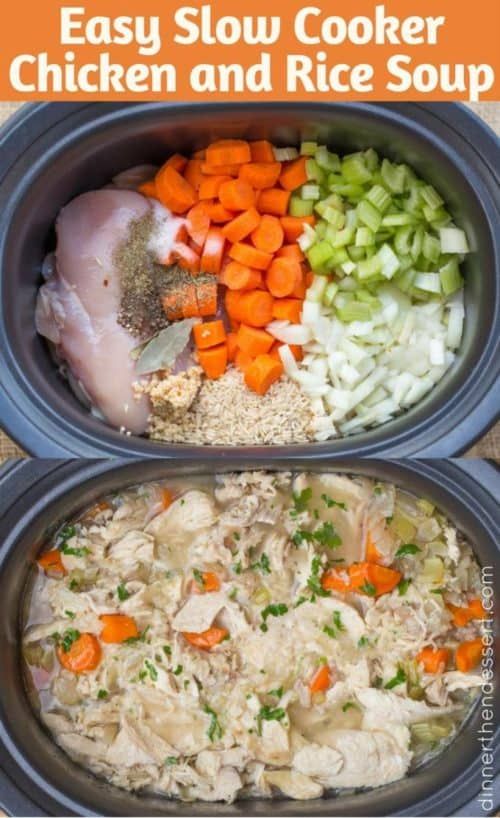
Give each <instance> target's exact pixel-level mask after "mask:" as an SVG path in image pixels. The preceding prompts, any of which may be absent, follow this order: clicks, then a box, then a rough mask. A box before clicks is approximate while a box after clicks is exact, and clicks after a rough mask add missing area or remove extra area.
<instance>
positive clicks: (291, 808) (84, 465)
mask: <svg viewBox="0 0 500 818" xmlns="http://www.w3.org/2000/svg"><path fill="white" fill-rule="evenodd" d="M143 463H144V464H145V465H146V469H151V470H155V473H156V471H157V470H158V469H161V464H159V463H158V461H153V462H152V461H149V462H148V461H147V460H144V461H143ZM377 464H381V466H383V465H384V464H387V466H388V467H389V468H391V469H396V471H397V472H398V473H399V472H401V474H400V478H401V479H400V481H398V482H401V484H403V485H404V481H405V479H406V477H408V479H409V480H411V478H412V475H413V476H414V477H415V478H416V479H421V478H422V477H423V479H424V481H429V483H430V485H429V492H431V491H432V490H433V489H434V490H435V491H439V490H443V489H444V491H445V493H448V494H449V495H450V498H451V497H453V499H454V501H455V500H456V499H457V498H458V499H459V500H460V499H462V501H463V502H464V503H466V505H467V510H468V511H469V512H472V513H473V515H474V516H475V518H476V520H477V521H478V524H479V525H480V526H482V527H483V528H484V529H486V531H487V532H488V536H489V539H490V540H491V542H493V543H494V546H495V547H496V549H497V551H498V550H499V544H498V539H495V536H496V537H497V538H498V529H499V525H498V515H497V510H498V503H499V499H500V471H499V469H498V466H497V464H495V463H492V462H488V461H479V460H471V461H454V460H448V461H446V460H443V461H433V460H425V461H420V462H418V461H412V460H406V461H405V460H396V459H394V460H389V461H382V460H380V459H374V460H363V459H361V458H344V459H343V462H342V463H340V462H339V463H337V462H335V463H332V464H331V466H330V467H328V464H326V463H324V462H322V461H321V460H317V462H316V463H315V464H304V463H303V462H302V461H300V459H296V460H295V461H293V459H290V460H288V461H286V460H285V461H283V462H281V463H279V464H276V463H275V462H272V461H269V459H267V462H266V461H265V460H264V459H262V462H260V463H257V462H256V463H254V467H258V466H260V467H261V468H270V469H275V468H280V469H290V468H295V469H303V468H308V467H309V465H313V467H314V466H315V467H316V468H317V469H318V470H322V471H325V470H336V469H337V468H338V469H340V470H342V471H348V472H349V471H350V472H351V473H356V472H357V471H358V472H359V473H363V472H370V471H373V470H374V469H375V470H376V469H377ZM187 465H188V469H189V470H190V472H191V473H196V471H200V470H201V471H203V470H208V471H212V472H218V471H222V470H224V471H227V470H231V469H238V468H239V469H245V468H248V465H247V464H245V463H242V462H241V459H240V458H234V459H233V460H231V461H228V462H227V463H226V464H224V465H223V467H222V468H220V467H219V466H222V464H219V463H218V462H217V461H214V459H213V458H210V457H207V458H204V459H203V462H200V464H199V468H198V469H197V468H196V464H194V463H193V464H187ZM128 466H130V467H131V468H132V469H133V470H134V478H133V479H132V477H131V476H130V473H127V467H128ZM139 466H140V461H139V462H138V461H137V459H132V458H117V459H115V460H110V461H103V460H98V459H95V460H92V461H54V460H52V461H50V460H41V461H11V462H8V463H6V464H5V465H4V466H3V467H2V468H0V487H2V488H3V487H5V488H6V489H7V491H6V492H5V493H4V492H2V495H3V497H5V499H6V503H5V506H6V511H7V513H8V510H9V507H11V506H13V507H15V504H16V502H17V501H18V500H19V494H20V491H21V493H22V489H24V488H26V485H27V484H30V483H31V484H32V486H33V491H34V494H35V502H34V504H33V506H32V508H30V512H29V513H28V515H27V516H28V521H27V523H20V524H19V526H14V527H13V530H11V531H10V532H9V533H10V535H11V536H10V537H7V540H10V541H11V543H10V549H9V550H12V547H13V546H14V545H15V542H16V540H17V539H18V537H19V535H20V533H21V530H22V529H23V528H26V525H27V526H28V529H29V526H30V525H31V524H33V521H34V520H35V519H36V516H37V515H38V514H40V513H41V511H43V508H44V495H45V494H48V495H49V499H48V503H49V505H50V504H51V503H52V502H56V501H58V500H60V499H61V498H63V497H64V495H65V494H66V493H68V492H71V491H74V490H75V489H76V488H77V487H78V486H79V485H81V484H85V485H87V484H88V483H89V481H91V480H95V479H96V478H97V479H99V477H103V478H104V477H105V475H106V474H110V473H111V474H112V475H114V474H115V473H119V472H121V471H123V474H124V477H123V481H124V485H125V484H131V483H133V482H137V477H136V475H135V469H138V468H139ZM165 467H166V470H172V469H173V468H174V464H172V463H171V461H167V460H165ZM145 479H146V480H147V479H154V477H153V476H152V475H149V476H146V477H145ZM381 479H384V477H383V476H382V478H381ZM385 479H392V478H389V477H386V478H385ZM47 482H48V486H46V485H45V483H47ZM9 484H10V485H11V490H10V492H9V489H8V486H9ZM2 510H3V509H2ZM15 529H19V530H17V531H16V530H15ZM2 550H4V554H3V558H7V559H8V556H7V554H6V553H5V549H2ZM1 556H2V555H1V552H0V557H1ZM3 558H2V559H0V570H1V566H2V563H3ZM476 711H477V707H476V708H475V710H474V711H473V713H472V714H471V718H472V717H473V716H474V714H475V713H476ZM499 733H500V727H499V726H498V724H497V732H496V735H497V737H498V734H499ZM5 737H6V734H5V730H4V725H3V723H2V724H0V746H1V745H2V743H3V746H4V748H7V747H9V744H10V742H9V740H7V741H6V740H5ZM2 739H3V742H2ZM13 762H14V763H16V762H17V763H18V764H19V765H21V767H22V765H23V755H22V749H21V751H20V755H19V754H18V753H17V747H16V752H15V753H14V758H13ZM479 770H480V758H479V756H476V757H475V758H474V759H473V761H472V762H471V763H470V764H469V765H468V766H467V767H466V768H464V769H463V770H462V771H461V772H460V774H459V775H458V776H457V777H456V778H454V779H452V780H450V781H449V782H448V783H447V784H446V785H445V786H443V787H440V788H439V791H438V793H437V794H434V793H431V795H430V796H425V797H424V798H421V799H420V800H419V801H417V802H414V803H412V804H411V805H410V806H409V807H408V808H404V809H398V811H397V812H392V810H391V811H390V812H384V813H382V812H380V811H379V812H377V813H376V814H387V815H389V814H397V815H417V814H419V815H424V814H426V815H436V814H443V815H444V814H448V815H449V814H463V815H474V814H477V812H476V813H475V812H474V808H475V809H476V810H477V802H476V800H475V798H476V796H477V787H475V786H474V785H472V786H471V781H474V780H478V778H477V777H478V776H479ZM499 771H500V757H497V760H496V762H495V775H496V776H498V773H499ZM1 772H2V768H1V765H0V773H1ZM3 772H5V773H7V775H8V781H9V782H10V791H11V796H12V797H14V798H15V799H17V798H18V796H19V791H18V789H17V786H16V783H15V782H14V781H13V780H12V775H10V776H9V770H4V771H3ZM33 772H35V775H34V776H33V778H32V779H31V780H30V779H29V778H28V781H29V783H30V784H34V783H35V782H36V769H35V770H34V771H33V769H32V768H30V773H31V774H32V775H33ZM33 779H34V780H33ZM45 783H46V782H45ZM396 783H397V782H396ZM497 785H498V779H497ZM388 786H391V785H388ZM383 789H386V788H383ZM29 792H30V795H31V794H32V791H31V790H30V791H29ZM34 792H38V790H35V791H34ZM375 792H376V791H375ZM38 794H39V796H40V793H38ZM47 795H48V797H49V800H52V799H55V802H54V803H55V804H56V810H55V811H54V812H46V813H43V814H55V815H61V814H62V815H65V814H68V808H69V812H70V813H71V814H76V815H81V814H89V815H97V814H100V813H99V812H95V811H89V810H88V808H87V807H85V804H84V803H83V804H82V802H81V801H76V800H75V799H73V798H71V797H66V796H63V798H62V800H61V799H60V793H59V792H58V790H56V789H55V788H54V787H52V786H51V785H50V786H47V785H46V786H45V787H43V791H42V803H43V799H44V798H46V796H47ZM58 795H59V800H58ZM0 799H1V777H0ZM467 801H469V807H470V810H468V809H466V806H467ZM35 803H36V805H37V807H38V806H39V803H38V799H36V800H35ZM45 803H47V801H45ZM176 803H177V802H174V803H172V802H167V804H168V806H169V807H172V809H169V808H168V807H167V809H166V810H165V812H163V811H162V812H159V813H157V812H155V813H154V814H165V815H167V814H170V815H176V814H180V815H182V816H184V815H197V816H199V815H202V814H207V815H213V816H215V815H217V814H219V815H227V816H232V815H242V814H255V815H265V814H266V812H265V809H266V808H268V806H269V803H268V802H265V803H263V804H262V806H263V809H260V808H259V805H258V804H257V806H256V807H255V809H254V810H252V809H251V808H250V809H249V810H248V811H247V810H246V809H245V806H247V805H246V804H244V803H243V805H242V802H237V804H236V807H237V808H236V809H235V808H234V806H233V807H229V808H227V809H226V808H224V807H223V806H222V807H221V805H213V808H211V809H206V810H203V809H195V810H194V811H191V810H190V809H189V805H187V809H184V808H182V806H181V807H180V808H179V809H176ZM331 803H332V799H328V798H326V799H321V800H319V801H318V802H316V801H313V802H309V804H310V805H311V806H312V807H313V808H312V809H311V807H309V810H307V808H304V807H303V806H302V808H301V806H300V802H298V803H297V802H291V801H288V800H286V799H285V800H281V799H280V800H277V801H274V802H273V809H274V812H275V813H276V814H277V815H293V816H295V815H297V816H298V815H312V814H315V815H318V816H322V815H328V814H330V812H329V804H330V805H331ZM464 805H465V806H464ZM7 806H8V805H7ZM184 806H185V805H184ZM206 806H209V805H206ZM443 806H446V810H443V811H442V812H441V811H440V809H441V808H442V807H443ZM417 810H418V812H417ZM17 814H21V813H17ZM22 814H40V813H39V812H35V813H29V812H26V813H22ZM113 814H114V813H113ZM131 814H142V813H140V812H134V813H131ZM343 814H346V813H343ZM347 814H352V815H363V814H371V813H370V812H369V810H368V811H367V812H362V811H360V810H359V809H358V810H356V809H354V810H352V811H351V810H348V811H347Z"/></svg>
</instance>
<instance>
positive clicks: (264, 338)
mask: <svg viewBox="0 0 500 818" xmlns="http://www.w3.org/2000/svg"><path fill="white" fill-rule="evenodd" d="M237 342H238V347H239V348H240V349H241V351H242V352H246V353H247V355H250V357H251V358H256V357H257V355H264V354H265V353H266V352H269V350H270V349H271V347H272V345H273V343H274V338H273V336H272V335H270V334H269V333H268V332H266V331H265V330H263V329H258V328H257V327H249V326H248V325H247V324H241V326H240V328H239V330H238V335H237Z"/></svg>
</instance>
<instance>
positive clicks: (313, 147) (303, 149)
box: [300, 142, 318, 156]
mask: <svg viewBox="0 0 500 818" xmlns="http://www.w3.org/2000/svg"><path fill="white" fill-rule="evenodd" d="M317 149H318V143H317V142H302V143H301V146H300V153H301V155H302V156H314V155H315V153H316V151H317Z"/></svg>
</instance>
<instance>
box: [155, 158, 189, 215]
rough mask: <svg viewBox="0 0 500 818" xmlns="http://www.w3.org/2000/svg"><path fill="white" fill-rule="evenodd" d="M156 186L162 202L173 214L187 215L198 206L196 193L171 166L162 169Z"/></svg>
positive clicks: (157, 175)
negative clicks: (195, 205)
mask: <svg viewBox="0 0 500 818" xmlns="http://www.w3.org/2000/svg"><path fill="white" fill-rule="evenodd" d="M155 185H156V192H157V195H158V198H159V200H160V202H162V204H164V205H165V207H167V208H168V209H169V210H171V211H172V213H185V212H186V211H187V210H189V208H190V207H192V206H193V205H194V204H196V191H195V190H194V188H193V187H192V185H190V184H189V182H186V180H185V179H184V177H183V176H181V175H180V173H178V171H176V170H175V168H173V167H172V166H171V165H168V164H165V165H163V167H162V168H160V170H159V171H158V173H157V174H156V176H155Z"/></svg>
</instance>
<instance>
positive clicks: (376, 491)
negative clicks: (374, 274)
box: [373, 486, 383, 494]
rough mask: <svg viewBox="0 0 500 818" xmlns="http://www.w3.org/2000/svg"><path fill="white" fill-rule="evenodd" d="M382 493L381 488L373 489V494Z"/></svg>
mask: <svg viewBox="0 0 500 818" xmlns="http://www.w3.org/2000/svg"><path fill="white" fill-rule="evenodd" d="M382 491H383V488H382V486H375V488H374V489H373V493H374V494H382Z"/></svg>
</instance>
